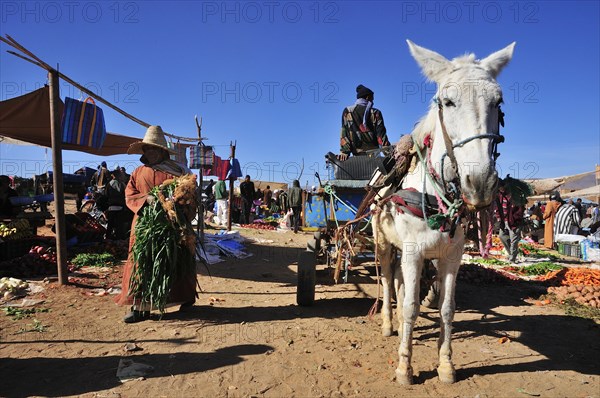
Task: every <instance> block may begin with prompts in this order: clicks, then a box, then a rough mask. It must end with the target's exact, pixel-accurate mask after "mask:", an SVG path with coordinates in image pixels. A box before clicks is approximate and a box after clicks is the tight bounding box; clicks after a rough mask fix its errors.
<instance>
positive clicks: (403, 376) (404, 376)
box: [396, 369, 413, 386]
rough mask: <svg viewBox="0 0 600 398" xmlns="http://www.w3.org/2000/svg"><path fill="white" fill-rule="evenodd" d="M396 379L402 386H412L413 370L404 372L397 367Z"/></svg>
mask: <svg viewBox="0 0 600 398" xmlns="http://www.w3.org/2000/svg"><path fill="white" fill-rule="evenodd" d="M396 381H397V382H398V384H400V385H402V386H410V385H412V383H413V374H412V370H409V371H407V372H402V371H400V369H396Z"/></svg>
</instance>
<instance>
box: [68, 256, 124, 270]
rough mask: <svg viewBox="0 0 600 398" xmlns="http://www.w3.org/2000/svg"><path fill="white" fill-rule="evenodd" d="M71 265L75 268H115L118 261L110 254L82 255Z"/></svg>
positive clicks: (76, 257)
mask: <svg viewBox="0 0 600 398" xmlns="http://www.w3.org/2000/svg"><path fill="white" fill-rule="evenodd" d="M71 263H72V264H73V265H74V266H75V268H81V267H113V266H114V265H115V264H116V263H117V260H116V259H115V257H114V256H113V255H112V254H109V253H80V254H78V255H77V256H75V258H74V259H73V260H71Z"/></svg>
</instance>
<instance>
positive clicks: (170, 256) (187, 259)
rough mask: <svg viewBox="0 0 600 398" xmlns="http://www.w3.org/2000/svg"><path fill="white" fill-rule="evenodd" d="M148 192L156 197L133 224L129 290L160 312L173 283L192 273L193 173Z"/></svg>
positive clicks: (193, 254)
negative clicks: (133, 265)
mask: <svg viewBox="0 0 600 398" xmlns="http://www.w3.org/2000/svg"><path fill="white" fill-rule="evenodd" d="M150 195H152V196H153V197H154V198H155V200H154V202H153V203H152V204H150V205H148V206H146V207H145V208H144V209H143V211H142V214H141V215H140V217H139V218H138V220H137V223H136V225H135V238H136V241H135V244H134V245H133V248H132V256H133V261H134V264H135V267H134V271H133V274H132V276H131V280H130V285H129V292H130V294H131V295H133V296H134V297H135V300H136V302H137V301H141V303H142V304H150V305H151V306H152V307H155V308H157V309H158V310H159V311H160V312H161V313H162V312H164V309H165V307H166V304H167V302H168V299H169V294H170V292H171V287H172V285H173V283H174V282H175V281H176V280H178V279H180V278H186V277H190V274H192V275H195V270H196V261H195V250H196V234H195V233H194V230H193V228H192V224H191V221H192V219H193V217H194V216H195V214H196V200H197V195H196V176H195V175H193V174H191V175H185V176H182V177H178V178H174V179H172V180H167V181H165V182H164V183H163V184H161V185H160V186H158V187H155V188H154V189H153V190H152V191H151V193H150Z"/></svg>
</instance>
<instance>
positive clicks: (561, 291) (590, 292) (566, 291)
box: [548, 285, 600, 308]
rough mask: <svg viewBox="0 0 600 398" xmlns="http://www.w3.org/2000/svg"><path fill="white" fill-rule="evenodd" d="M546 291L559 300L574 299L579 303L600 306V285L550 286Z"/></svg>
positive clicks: (593, 306)
mask: <svg viewBox="0 0 600 398" xmlns="http://www.w3.org/2000/svg"><path fill="white" fill-rule="evenodd" d="M548 293H552V294H554V295H556V298H557V299H558V300H560V301H564V300H568V299H574V300H575V301H576V302H577V303H579V304H581V305H587V306H589V307H592V308H600V286H586V285H570V286H557V287H554V286H551V287H549V288H548Z"/></svg>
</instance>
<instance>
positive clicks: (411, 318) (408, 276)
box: [396, 247, 423, 385]
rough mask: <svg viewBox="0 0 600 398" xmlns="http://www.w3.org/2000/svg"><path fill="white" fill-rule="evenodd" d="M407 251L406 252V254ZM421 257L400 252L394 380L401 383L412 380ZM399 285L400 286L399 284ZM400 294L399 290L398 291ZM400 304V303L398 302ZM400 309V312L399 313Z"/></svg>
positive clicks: (413, 253) (404, 383)
mask: <svg viewBox="0 0 600 398" xmlns="http://www.w3.org/2000/svg"><path fill="white" fill-rule="evenodd" d="M407 253H408V254H407ZM422 266H423V259H422V257H421V255H420V254H417V253H415V252H414V248H412V252H411V251H410V249H409V250H406V247H405V248H404V250H403V254H402V279H403V282H404V283H403V286H404V300H402V309H400V308H398V312H399V313H398V319H400V320H401V325H400V329H399V336H400V347H399V348H398V356H399V359H398V368H397V369H396V381H397V382H398V383H400V384H403V385H409V384H412V382H413V369H412V366H411V358H412V336H413V328H414V325H415V321H416V320H417V317H418V316H419V309H420V308H419V278H420V275H421V267H422ZM399 287H400V286H399ZM398 296H399V297H400V296H401V292H398ZM398 306H400V303H398ZM400 311H402V314H400Z"/></svg>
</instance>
